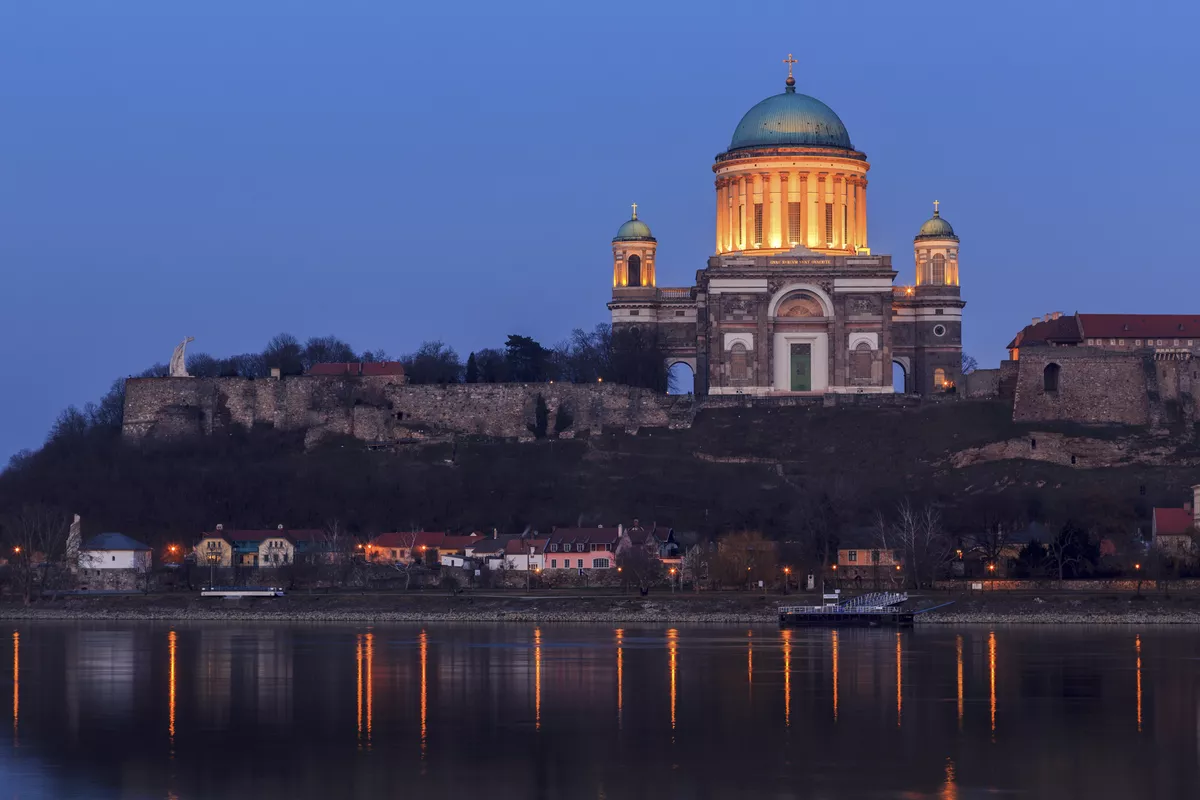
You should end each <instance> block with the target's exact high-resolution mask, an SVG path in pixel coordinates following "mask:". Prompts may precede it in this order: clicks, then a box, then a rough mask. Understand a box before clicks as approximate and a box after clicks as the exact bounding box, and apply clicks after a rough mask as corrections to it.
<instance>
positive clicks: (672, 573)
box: [670, 567, 675, 592]
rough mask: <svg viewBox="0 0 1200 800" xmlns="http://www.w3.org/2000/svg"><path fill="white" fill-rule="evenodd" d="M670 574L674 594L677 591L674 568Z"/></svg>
mask: <svg viewBox="0 0 1200 800" xmlns="http://www.w3.org/2000/svg"><path fill="white" fill-rule="evenodd" d="M670 573H671V591H672V592H674V591H675V568H674V567H671V569H670Z"/></svg>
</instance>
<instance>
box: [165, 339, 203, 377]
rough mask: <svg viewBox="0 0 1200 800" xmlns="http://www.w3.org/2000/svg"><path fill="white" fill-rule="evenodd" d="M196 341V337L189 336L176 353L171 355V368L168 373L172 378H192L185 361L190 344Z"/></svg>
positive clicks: (176, 349)
mask: <svg viewBox="0 0 1200 800" xmlns="http://www.w3.org/2000/svg"><path fill="white" fill-rule="evenodd" d="M194 341H196V337H194V336H189V337H187V338H186V339H184V340H183V341H182V342H180V343H179V344H178V346H176V348H175V352H174V353H173V354H172V355H171V368H170V371H169V372H168V373H167V374H168V375H170V376H171V377H172V378H190V377H192V376H191V375H188V371H187V365H186V363H185V361H184V356H185V351H186V350H187V346H188V342H194Z"/></svg>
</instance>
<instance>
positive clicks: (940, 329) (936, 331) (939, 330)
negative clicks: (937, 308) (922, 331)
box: [933, 325, 946, 336]
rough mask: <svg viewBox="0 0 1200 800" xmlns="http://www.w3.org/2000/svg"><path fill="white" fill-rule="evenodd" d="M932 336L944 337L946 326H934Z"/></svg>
mask: <svg viewBox="0 0 1200 800" xmlns="http://www.w3.org/2000/svg"><path fill="white" fill-rule="evenodd" d="M933 335H934V336H945V335H946V326H945V325H934V326H933Z"/></svg>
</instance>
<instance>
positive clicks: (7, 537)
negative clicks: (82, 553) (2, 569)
mask: <svg viewBox="0 0 1200 800" xmlns="http://www.w3.org/2000/svg"><path fill="white" fill-rule="evenodd" d="M70 526H71V517H70V516H69V515H68V514H67V513H66V512H64V511H61V510H59V509H57V508H51V507H49V506H44V505H26V506H23V507H22V508H21V510H20V511H18V512H16V513H14V514H11V515H9V516H8V517H6V518H5V519H4V521H3V530H4V542H5V544H6V545H7V549H8V559H9V562H8V563H9V564H10V566H11V568H12V572H13V578H14V584H15V585H16V586H17V587H18V589H19V590H20V592H21V597H22V599H23V600H24V602H25V604H26V605H28V604H29V603H30V601H31V600H32V599H33V593H34V586H35V584H36V583H37V582H38V575H39V572H40V573H41V584H42V587H43V588H58V587H59V585H60V584H61V583H62V582H63V581H65V580H67V579H68V578H69V576H70V574H71V570H70V565H68V564H67V563H66V554H67V535H68V532H69V530H70Z"/></svg>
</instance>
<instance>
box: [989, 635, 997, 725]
mask: <svg viewBox="0 0 1200 800" xmlns="http://www.w3.org/2000/svg"><path fill="white" fill-rule="evenodd" d="M988 674H989V677H990V681H991V706H992V732H993V733H995V731H996V632H995V631H992V632H990V633H989V634H988Z"/></svg>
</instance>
